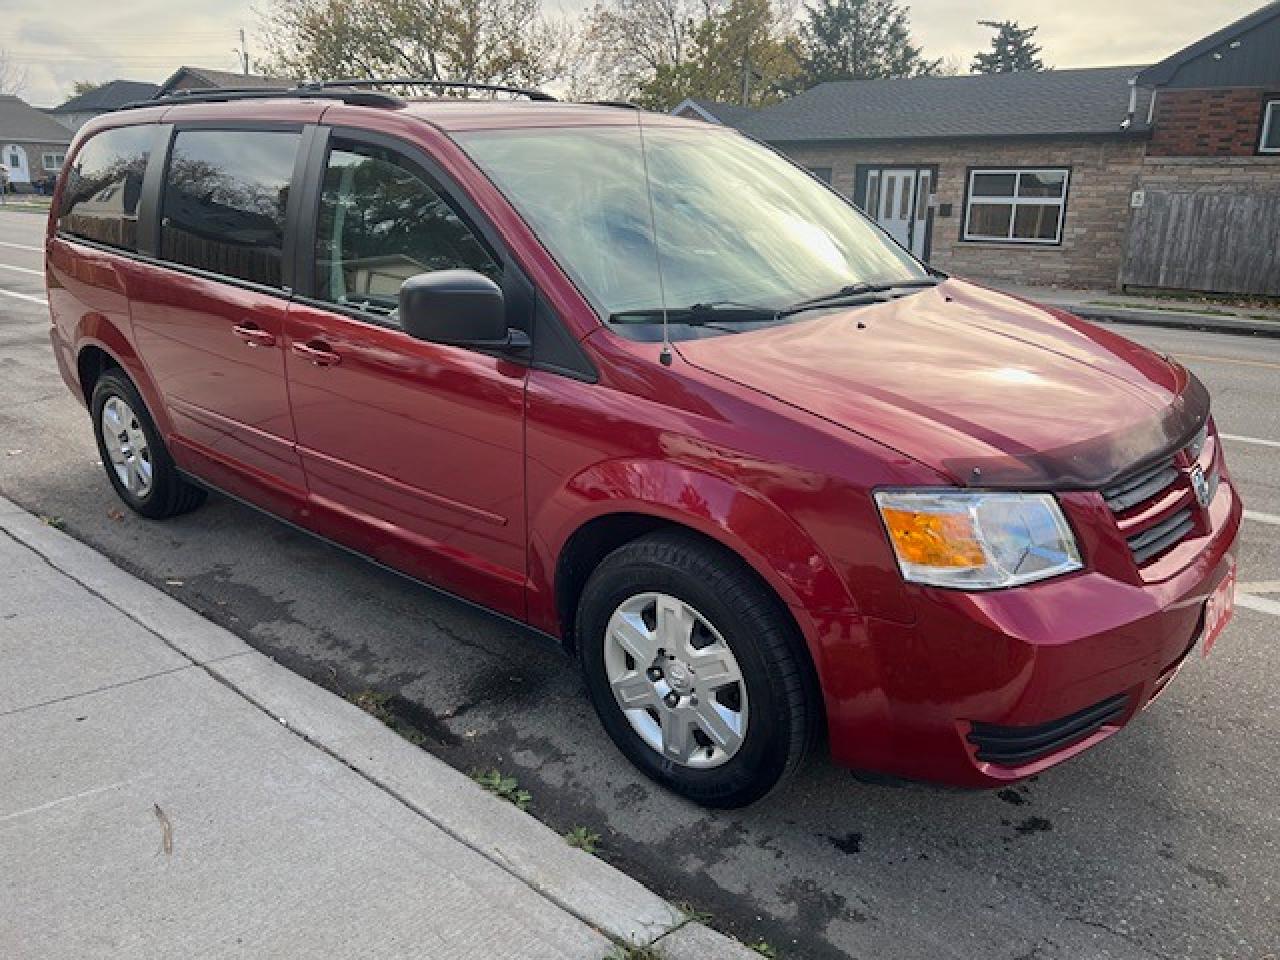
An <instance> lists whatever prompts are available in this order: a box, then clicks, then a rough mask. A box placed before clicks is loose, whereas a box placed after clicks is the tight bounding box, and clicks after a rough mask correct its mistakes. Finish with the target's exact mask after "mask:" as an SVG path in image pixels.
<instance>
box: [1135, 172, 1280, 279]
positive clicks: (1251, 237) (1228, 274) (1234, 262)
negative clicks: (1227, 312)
mask: <svg viewBox="0 0 1280 960" xmlns="http://www.w3.org/2000/svg"><path fill="white" fill-rule="evenodd" d="M1120 282H1121V283H1122V284H1124V285H1125V286H1129V287H1159V288H1163V289H1169V290H1198V291H1205V292H1212V293H1235V294H1264V295H1267V296H1273V297H1274V296H1280V193H1235V192H1218V191H1203V190H1160V189H1156V190H1153V189H1147V191H1146V197H1145V201H1144V203H1143V205H1142V206H1141V207H1138V208H1137V209H1135V210H1134V211H1133V216H1132V218H1131V220H1130V223H1129V240H1128V251H1127V254H1126V257H1125V263H1124V268H1123V270H1122V271H1121V275H1120Z"/></svg>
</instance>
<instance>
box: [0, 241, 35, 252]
mask: <svg viewBox="0 0 1280 960" xmlns="http://www.w3.org/2000/svg"><path fill="white" fill-rule="evenodd" d="M0 247H12V248H13V249H14V250H34V251H35V252H36V253H44V247H29V246H27V245H26V244H25V243H6V242H5V241H4V240H0Z"/></svg>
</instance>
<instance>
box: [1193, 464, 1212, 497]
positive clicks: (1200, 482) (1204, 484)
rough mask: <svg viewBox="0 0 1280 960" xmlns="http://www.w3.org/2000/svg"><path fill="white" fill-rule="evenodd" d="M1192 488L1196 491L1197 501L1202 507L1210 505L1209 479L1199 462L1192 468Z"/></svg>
mask: <svg viewBox="0 0 1280 960" xmlns="http://www.w3.org/2000/svg"><path fill="white" fill-rule="evenodd" d="M1191 489H1192V490H1194V491H1195V492H1196V502H1197V503H1199V504H1200V506H1201V507H1207V506H1209V481H1208V480H1206V479H1205V478H1204V471H1203V470H1202V469H1201V468H1200V464H1198V463H1197V464H1196V465H1195V466H1194V467H1192V468H1191Z"/></svg>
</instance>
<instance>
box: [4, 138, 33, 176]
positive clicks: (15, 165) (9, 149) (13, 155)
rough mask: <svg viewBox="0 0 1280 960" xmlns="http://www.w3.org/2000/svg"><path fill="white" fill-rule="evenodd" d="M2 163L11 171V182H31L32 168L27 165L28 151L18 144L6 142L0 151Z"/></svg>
mask: <svg viewBox="0 0 1280 960" xmlns="http://www.w3.org/2000/svg"><path fill="white" fill-rule="evenodd" d="M0 163H3V164H4V165H5V168H6V169H7V170H8V171H9V182H10V183H30V182H31V169H30V168H29V167H28V166H27V151H26V150H25V149H23V148H22V147H20V146H18V145H17V144H6V145H5V148H4V151H3V152H2V153H0Z"/></svg>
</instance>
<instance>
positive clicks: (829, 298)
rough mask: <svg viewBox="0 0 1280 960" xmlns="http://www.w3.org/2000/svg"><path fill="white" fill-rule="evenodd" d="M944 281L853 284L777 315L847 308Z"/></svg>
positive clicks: (803, 301)
mask: <svg viewBox="0 0 1280 960" xmlns="http://www.w3.org/2000/svg"><path fill="white" fill-rule="evenodd" d="M941 282H942V280H941V279H940V278H937V277H930V278H928V279H927V280H899V281H897V282H894V283H851V284H848V285H847V286H843V287H841V288H840V289H839V290H833V291H831V292H830V293H824V294H822V295H821V296H817V297H810V298H809V299H807V300H799V301H797V302H795V303H793V304H791V305H790V306H786V307H782V308H781V309H779V310H777V311H776V313H777V315H778V316H779V317H789V316H791V315H792V314H795V313H802V312H804V311H805V310H817V309H820V308H821V307H827V306H832V307H841V306H846V305H847V303H846V301H853V302H857V301H858V300H859V299H860V298H862V297H870V296H874V295H875V294H877V293H889V292H890V291H892V290H911V289H920V288H924V287H936V286H937V285H938V284H939V283H941Z"/></svg>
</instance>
